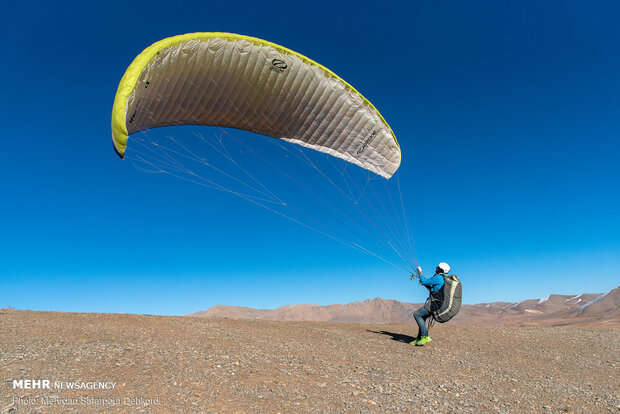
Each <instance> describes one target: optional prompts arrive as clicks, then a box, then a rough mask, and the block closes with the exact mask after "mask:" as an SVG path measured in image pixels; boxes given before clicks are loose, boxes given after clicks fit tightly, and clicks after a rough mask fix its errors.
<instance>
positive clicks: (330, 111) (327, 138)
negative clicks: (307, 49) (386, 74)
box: [112, 33, 401, 179]
mask: <svg viewBox="0 0 620 414" xmlns="http://www.w3.org/2000/svg"><path fill="white" fill-rule="evenodd" d="M188 124H190V125H212V126H219V127H229V128H237V129H243V130H246V131H251V132H256V133H258V134H261V135H267V136H270V137H274V138H278V139H282V140H285V141H289V142H292V143H295V144H298V145H301V146H304V147H307V148H311V149H314V150H317V151H320V152H323V153H327V154H330V155H332V156H335V157H338V158H341V159H343V160H346V161H348V162H350V163H353V164H356V165H358V166H360V167H362V168H364V169H366V170H369V171H371V172H373V173H375V174H378V175H380V176H382V177H384V178H386V179H387V178H390V177H391V176H392V175H393V174H394V172H395V171H396V170H397V169H398V167H399V165H400V160H401V153H400V147H399V145H398V142H397V141H396V138H395V136H394V133H393V132H392V130H391V128H390V127H389V125H388V124H387V123H386V121H385V119H384V118H383V117H382V116H381V114H380V113H379V112H378V111H377V109H376V108H375V107H374V106H373V105H372V104H371V103H370V102H369V101H368V100H367V99H366V98H364V97H363V96H362V95H361V94H360V93H359V92H357V91H356V90H355V89H354V88H353V87H352V86H351V85H349V84H348V83H347V82H345V81H344V80H343V79H342V78H340V77H339V76H337V75H336V74H335V73H333V72H332V71H330V70H329V69H327V68H325V67H324V66H322V65H320V64H318V63H316V62H314V61H313V60H311V59H309V58H307V57H305V56H303V55H301V54H299V53H296V52H294V51H292V50H290V49H287V48H285V47H282V46H279V45H276V44H274V43H270V42H267V41H264V40H261V39H257V38H253V37H248V36H242V35H237V34H230V33H190V34H185V35H180V36H174V37H170V38H166V39H163V40H161V41H159V42H156V43H154V44H153V45H151V46H149V47H148V48H146V49H145V50H144V51H143V52H142V53H140V54H139V55H138V56H137V57H136V58H135V60H134V61H133V63H132V64H131V65H130V66H129V68H128V69H127V71H126V72H125V75H124V76H123V78H122V80H121V82H120V85H119V87H118V90H117V93H116V97H115V100H114V107H113V110H112V138H113V143H114V149H115V150H116V152H117V153H118V155H119V156H121V158H122V157H124V153H125V149H126V147H127V139H128V136H129V135H131V134H133V133H135V132H138V131H144V130H147V129H150V128H155V127H161V126H170V125H188Z"/></svg>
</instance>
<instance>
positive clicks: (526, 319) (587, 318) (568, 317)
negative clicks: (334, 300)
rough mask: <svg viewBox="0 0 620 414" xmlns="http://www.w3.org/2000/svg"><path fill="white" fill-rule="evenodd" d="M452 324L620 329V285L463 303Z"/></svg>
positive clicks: (355, 318)
mask: <svg viewBox="0 0 620 414" xmlns="http://www.w3.org/2000/svg"><path fill="white" fill-rule="evenodd" d="M422 305H423V304H421V303H417V304H416V303H405V302H399V301H397V300H392V299H382V298H375V299H367V300H364V301H360V302H352V303H347V304H344V305H343V304H333V305H324V306H321V305H315V304H300V305H286V306H281V307H279V308H276V309H253V308H248V307H243V306H226V305H216V306H213V307H211V308H209V309H207V310H205V311H198V312H195V313H192V314H189V315H186V316H191V317H206V318H228V319H260V320H271V321H322V322H356V323H380V324H383V323H414V322H415V321H414V319H413V312H415V310H416V309H418V308H419V307H420V306H422ZM450 323H455V324H459V325H477V326H491V325H509V326H527V325H544V326H564V325H588V326H601V327H620V286H618V287H617V288H615V289H613V290H611V291H609V292H607V293H603V294H600V293H582V294H580V295H549V296H547V297H544V298H540V299H528V300H523V301H520V302H492V303H479V304H475V305H463V306H462V307H461V311H460V313H459V314H458V315H457V316H456V317H455V318H454V319H453V320H452V321H450Z"/></svg>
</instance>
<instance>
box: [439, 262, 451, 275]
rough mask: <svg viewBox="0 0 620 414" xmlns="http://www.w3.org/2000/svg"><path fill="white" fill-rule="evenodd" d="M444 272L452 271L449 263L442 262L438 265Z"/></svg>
mask: <svg viewBox="0 0 620 414" xmlns="http://www.w3.org/2000/svg"><path fill="white" fill-rule="evenodd" d="M437 267H438V268H440V269H441V270H442V271H443V272H444V273H448V272H449V271H450V265H449V264H448V263H444V262H441V263H439V264H438V265H437Z"/></svg>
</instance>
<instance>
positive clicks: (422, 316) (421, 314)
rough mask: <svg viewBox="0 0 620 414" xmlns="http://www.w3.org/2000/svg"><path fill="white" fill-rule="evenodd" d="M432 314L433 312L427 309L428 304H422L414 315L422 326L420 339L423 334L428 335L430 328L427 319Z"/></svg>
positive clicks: (419, 334) (419, 325)
mask: <svg viewBox="0 0 620 414" xmlns="http://www.w3.org/2000/svg"><path fill="white" fill-rule="evenodd" d="M430 316H431V313H430V312H429V310H428V309H426V306H422V307H421V308H420V309H418V310H417V311H415V313H414V314H413V317H414V318H415V321H416V322H417V323H418V327H419V328H420V330H419V332H418V337H417V339H420V338H422V337H423V336H428V330H427V329H426V320H427V319H428V318H429V317H430Z"/></svg>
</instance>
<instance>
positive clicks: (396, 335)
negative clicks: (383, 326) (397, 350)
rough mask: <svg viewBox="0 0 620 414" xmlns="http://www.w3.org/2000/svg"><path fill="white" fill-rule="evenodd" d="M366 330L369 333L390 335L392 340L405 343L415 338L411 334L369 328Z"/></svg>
mask: <svg viewBox="0 0 620 414" xmlns="http://www.w3.org/2000/svg"><path fill="white" fill-rule="evenodd" d="M366 331H367V332H370V333H375V334H380V335H387V336H391V337H392V338H391V339H392V341H397V342H404V343H406V344H408V343H409V342H411V341H413V340H414V339H415V337H413V336H409V335H403V334H399V333H394V332H388V331H371V330H370V329H367V330H366Z"/></svg>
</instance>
